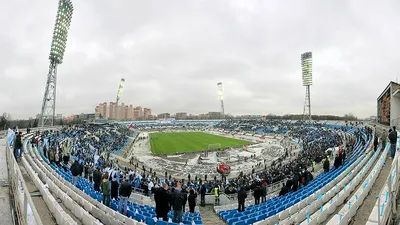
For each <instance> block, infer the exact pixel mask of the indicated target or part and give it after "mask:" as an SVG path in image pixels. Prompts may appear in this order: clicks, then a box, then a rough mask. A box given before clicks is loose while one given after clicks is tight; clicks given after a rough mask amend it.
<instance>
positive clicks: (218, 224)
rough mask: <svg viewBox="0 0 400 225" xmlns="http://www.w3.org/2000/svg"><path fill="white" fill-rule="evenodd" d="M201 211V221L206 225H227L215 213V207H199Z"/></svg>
mask: <svg viewBox="0 0 400 225" xmlns="http://www.w3.org/2000/svg"><path fill="white" fill-rule="evenodd" d="M198 209H199V210H200V215H201V220H202V221H203V224H204V225H225V224H226V223H225V222H224V221H222V220H221V219H220V218H219V217H218V215H217V214H216V213H215V212H214V206H212V205H206V206H205V207H198Z"/></svg>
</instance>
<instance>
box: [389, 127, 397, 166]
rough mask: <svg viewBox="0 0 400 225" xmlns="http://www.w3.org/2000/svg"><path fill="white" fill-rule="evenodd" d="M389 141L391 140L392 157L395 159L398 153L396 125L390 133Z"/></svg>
mask: <svg viewBox="0 0 400 225" xmlns="http://www.w3.org/2000/svg"><path fill="white" fill-rule="evenodd" d="M389 141H390V158H392V159H394V156H395V155H396V143H397V131H396V127H395V126H394V127H393V130H392V132H390V134H389Z"/></svg>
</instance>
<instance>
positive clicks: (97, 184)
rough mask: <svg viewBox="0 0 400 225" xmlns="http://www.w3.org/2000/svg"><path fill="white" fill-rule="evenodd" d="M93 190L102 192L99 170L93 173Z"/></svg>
mask: <svg viewBox="0 0 400 225" xmlns="http://www.w3.org/2000/svg"><path fill="white" fill-rule="evenodd" d="M93 183H94V184H93V188H94V190H95V191H100V184H101V173H100V170H99V168H96V170H95V171H94V172H93Z"/></svg>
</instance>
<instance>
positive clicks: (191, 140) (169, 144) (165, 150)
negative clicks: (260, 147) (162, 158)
mask: <svg viewBox="0 0 400 225" xmlns="http://www.w3.org/2000/svg"><path fill="white" fill-rule="evenodd" d="M149 136H150V146H151V152H153V154H175V153H177V152H195V151H205V150H212V149H217V148H226V147H241V146H243V145H247V144H251V142H249V141H244V140H238V139H234V138H227V137H222V136H218V135H213V134H207V133H203V132H176V133H150V134H149Z"/></svg>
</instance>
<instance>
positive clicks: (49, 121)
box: [39, 0, 74, 127]
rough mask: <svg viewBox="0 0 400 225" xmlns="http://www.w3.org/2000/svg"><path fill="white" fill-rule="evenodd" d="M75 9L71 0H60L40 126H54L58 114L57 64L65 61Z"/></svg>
mask: <svg viewBox="0 0 400 225" xmlns="http://www.w3.org/2000/svg"><path fill="white" fill-rule="evenodd" d="M73 11H74V7H73V6H72V2H71V0H60V1H59V2H58V10H57V19H56V24H55V27H54V32H53V40H52V42H51V50H50V56H49V59H50V66H49V73H48V74H47V82H46V89H45V92H44V96H43V102H42V110H41V113H40V118H39V127H44V126H54V118H55V115H56V87H57V66H58V65H59V64H61V63H62V61H63V57H64V52H65V46H66V44H67V37H68V30H69V26H70V25H71V19H72V12H73Z"/></svg>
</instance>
